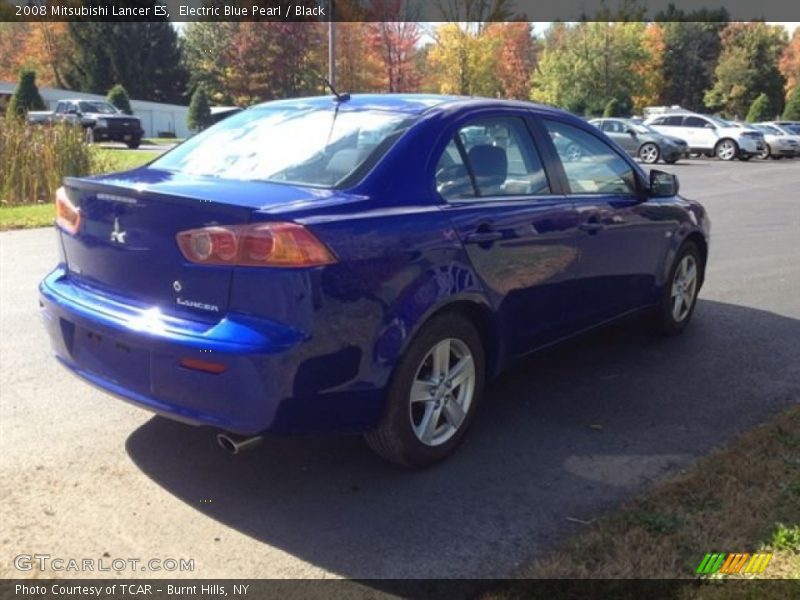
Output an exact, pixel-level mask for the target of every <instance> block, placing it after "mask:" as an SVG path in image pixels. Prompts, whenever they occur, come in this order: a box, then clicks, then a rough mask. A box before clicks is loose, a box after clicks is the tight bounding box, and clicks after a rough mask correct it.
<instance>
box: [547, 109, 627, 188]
mask: <svg viewBox="0 0 800 600" xmlns="http://www.w3.org/2000/svg"><path fill="white" fill-rule="evenodd" d="M542 122H543V123H544V126H545V128H546V129H547V132H548V133H549V134H550V138H551V139H552V140H553V143H554V144H555V147H556V151H557V152H558V156H559V158H560V159H561V164H562V165H563V167H564V172H565V174H566V176H567V182H568V183H569V187H570V191H571V192H572V193H573V194H624V195H630V194H635V193H636V175H635V173H634V171H633V168H632V167H631V166H630V165H629V164H628V162H627V161H626V160H624V159H623V158H622V157H621V156H620V155H619V154H617V153H616V152H615V151H614V150H613V149H612V148H611V147H610V146H609V145H608V144H606V143H605V142H604V141H603V140H601V139H600V138H598V137H596V136H594V135H592V134H591V133H589V132H587V131H584V130H583V129H579V128H578V127H574V126H572V125H567V124H566V123H561V122H559V121H550V120H546V119H545V120H543V121H542Z"/></svg>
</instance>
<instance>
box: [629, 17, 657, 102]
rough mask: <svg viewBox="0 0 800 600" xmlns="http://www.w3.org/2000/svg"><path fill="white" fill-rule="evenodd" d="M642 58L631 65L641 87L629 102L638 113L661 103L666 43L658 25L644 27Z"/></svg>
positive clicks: (635, 91) (634, 91)
mask: <svg viewBox="0 0 800 600" xmlns="http://www.w3.org/2000/svg"><path fill="white" fill-rule="evenodd" d="M642 49H643V50H644V54H645V55H644V57H643V58H642V60H641V61H638V62H636V63H634V64H633V66H632V68H633V71H634V72H635V73H636V75H637V77H638V78H639V81H640V82H641V86H640V87H639V88H637V89H635V90H633V92H632V95H631V100H632V102H633V110H635V111H636V112H638V113H640V114H641V112H642V109H644V108H645V107H646V106H654V105H657V104H659V103H660V102H661V95H662V92H663V89H664V85H665V81H664V55H665V54H666V43H665V41H664V29H663V27H662V26H661V24H659V23H650V24H648V25H647V26H646V27H645V30H644V39H643V40H642Z"/></svg>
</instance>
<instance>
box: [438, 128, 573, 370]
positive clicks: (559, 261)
mask: <svg viewBox="0 0 800 600" xmlns="http://www.w3.org/2000/svg"><path fill="white" fill-rule="evenodd" d="M436 185H437V190H438V191H439V193H440V195H441V196H442V198H443V199H444V200H445V202H446V205H445V209H444V210H445V211H446V212H447V214H448V216H449V218H450V220H451V222H452V224H453V225H454V227H455V228H456V230H457V231H458V234H459V236H460V238H461V240H462V241H463V243H464V246H465V248H466V252H467V254H468V256H469V258H470V261H471V263H472V266H473V268H474V269H475V271H476V273H477V275H478V277H479V278H480V279H481V281H482V283H483V285H484V288H485V289H486V290H487V292H488V294H489V295H490V298H491V300H492V302H493V304H494V305H495V307H496V310H497V312H498V315H499V319H500V321H501V326H502V327H503V329H504V331H505V336H504V337H505V338H506V339H507V340H508V341H509V342H510V348H511V353H512V354H514V355H519V354H524V353H525V352H526V351H528V350H530V349H531V348H533V347H535V346H536V345H539V344H541V343H544V342H546V341H548V340H550V339H552V338H554V337H557V336H558V335H559V332H560V331H561V329H562V327H563V325H564V322H565V319H566V317H567V315H566V313H565V312H564V310H563V308H564V301H563V300H564V294H565V293H567V287H568V284H569V282H570V281H571V279H572V277H573V276H574V268H575V265H576V264H577V248H576V245H575V237H576V234H577V229H576V227H577V215H576V213H575V210H574V208H573V206H572V203H571V202H570V201H569V200H568V199H567V198H565V197H564V196H563V195H562V194H560V193H557V189H556V188H554V187H553V186H552V185H551V182H550V180H549V177H548V174H547V172H546V170H545V168H544V165H543V160H542V155H541V154H540V152H539V151H538V149H537V147H536V145H535V144H534V142H533V139H532V137H531V133H530V130H529V128H528V126H527V124H526V121H525V113H504V114H503V115H502V116H491V117H487V118H478V119H474V120H471V121H467V122H465V123H463V124H462V125H461V126H460V127H458V130H457V131H456V132H455V135H453V137H452V138H451V139H450V141H449V143H448V145H447V147H446V148H445V150H444V152H443V153H442V154H441V157H440V158H439V161H438V164H437V167H436Z"/></svg>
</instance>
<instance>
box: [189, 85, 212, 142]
mask: <svg viewBox="0 0 800 600" xmlns="http://www.w3.org/2000/svg"><path fill="white" fill-rule="evenodd" d="M209 125H211V106H210V105H209V103H208V94H206V90H205V89H204V88H203V86H202V85H200V86H197V89H196V90H195V91H194V94H192V101H191V102H190V103H189V112H188V113H187V114H186V126H187V127H188V128H189V129H191V130H192V131H201V130H203V129H205V128H206V127H208V126H209Z"/></svg>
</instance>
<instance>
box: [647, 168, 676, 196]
mask: <svg viewBox="0 0 800 600" xmlns="http://www.w3.org/2000/svg"><path fill="white" fill-rule="evenodd" d="M679 188H680V186H679V185H678V177H677V176H675V175H673V174H672V173H666V172H664V171H659V170H657V169H653V170H651V171H650V196H651V197H653V198H666V197H669V196H675V195H677V193H678V189H679Z"/></svg>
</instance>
